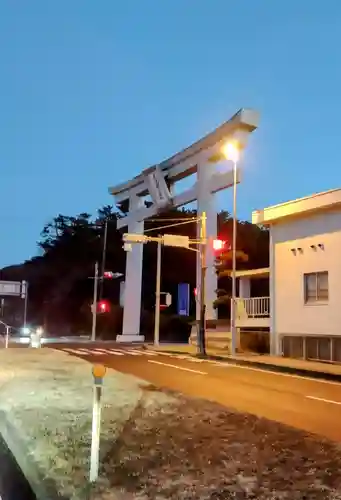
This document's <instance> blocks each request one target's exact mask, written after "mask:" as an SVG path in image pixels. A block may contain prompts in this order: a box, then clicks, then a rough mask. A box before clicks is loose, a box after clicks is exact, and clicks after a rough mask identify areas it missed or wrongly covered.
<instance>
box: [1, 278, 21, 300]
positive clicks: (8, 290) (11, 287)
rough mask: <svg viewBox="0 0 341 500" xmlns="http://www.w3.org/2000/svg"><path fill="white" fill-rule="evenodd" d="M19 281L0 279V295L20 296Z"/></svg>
mask: <svg viewBox="0 0 341 500" xmlns="http://www.w3.org/2000/svg"><path fill="white" fill-rule="evenodd" d="M21 286H22V284H21V281H0V295H7V296H12V297H20V296H21Z"/></svg>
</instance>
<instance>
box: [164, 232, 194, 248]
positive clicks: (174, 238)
mask: <svg viewBox="0 0 341 500" xmlns="http://www.w3.org/2000/svg"><path fill="white" fill-rule="evenodd" d="M162 239H163V244H164V245H165V246H169V247H182V248H189V237H188V236H181V235H179V234H164V235H163V237H162Z"/></svg>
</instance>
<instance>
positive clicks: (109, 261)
mask: <svg viewBox="0 0 341 500" xmlns="http://www.w3.org/2000/svg"><path fill="white" fill-rule="evenodd" d="M196 215H197V214H196V211H195V210H186V209H175V208H174V209H171V210H169V211H168V212H166V213H163V214H162V215H159V216H154V217H153V218H152V219H149V220H147V221H145V231H146V232H147V234H149V235H157V234H164V233H173V234H182V235H188V236H189V237H190V238H196V235H197V224H196ZM121 216H122V215H121V214H120V213H119V212H118V211H117V210H116V209H115V208H114V207H113V206H111V205H105V206H103V207H101V208H99V209H98V211H97V212H96V214H95V215H94V216H91V215H90V214H89V213H87V212H84V213H80V214H78V215H75V216H69V215H65V214H59V215H57V216H56V217H55V218H54V219H52V220H51V221H50V222H49V223H48V224H46V225H45V227H44V228H43V230H42V233H41V238H40V240H39V242H38V249H39V255H38V256H36V257H34V258H32V259H30V260H28V261H26V262H25V263H23V264H20V265H17V266H11V267H9V268H6V269H3V270H2V271H1V279H5V280H14V281H20V280H22V279H25V280H28V282H29V301H28V302H29V304H28V319H29V322H32V323H35V324H41V325H45V327H46V329H47V330H48V331H50V332H51V333H56V334H57V333H59V332H63V333H64V334H65V333H66V332H80V331H84V332H87V333H89V332H90V329H91V312H90V305H91V302H92V297H93V280H92V279H90V278H91V277H92V276H93V272H94V264H95V262H96V261H98V262H99V263H101V259H102V250H103V242H104V229H105V226H106V225H107V251H106V268H107V269H108V270H112V271H114V272H120V273H123V274H124V272H125V261H126V253H125V252H124V250H123V248H122V246H123V243H122V232H121V231H119V230H118V229H117V220H118V219H119V218H120V217H121ZM181 222H185V224H180V225H179V223H181ZM218 228H219V234H220V235H221V238H222V239H225V240H228V241H230V239H231V238H230V235H231V234H232V220H231V217H230V214H229V213H228V212H221V213H220V214H218ZM237 247H238V250H239V251H240V252H244V253H245V254H246V255H247V256H248V258H249V260H248V262H245V261H244V262H243V259H242V258H239V260H238V267H239V268H240V267H241V266H246V265H247V266H248V267H252V268H255V267H265V266H267V265H268V233H267V231H266V230H262V229H260V228H258V227H256V226H253V225H252V224H250V223H248V222H239V223H238V240H237ZM230 264H231V260H230V257H229V256H228V255H227V256H226V260H225V271H228V269H229V266H230V267H231V265H230ZM221 271H223V269H221ZM155 275H156V245H155V244H152V243H150V244H147V245H145V246H144V248H143V287H142V306H143V308H144V311H145V312H146V311H147V312H148V313H149V314H151V315H152V314H153V311H154V304H155ZM180 282H185V283H189V284H190V287H191V289H192V290H193V289H194V287H195V286H196V254H195V253H194V252H189V251H187V250H185V249H182V248H169V247H164V248H163V250H162V291H164V292H170V293H171V294H172V295H173V296H174V297H176V293H177V286H178V283H180ZM230 282H231V280H230V278H229V277H228V276H226V274H225V275H224V273H222V275H221V277H219V289H220V290H223V292H224V293H223V294H222V296H224V295H228V293H229V289H230ZM119 293H120V282H119V280H107V281H106V282H105V283H104V287H103V299H106V300H108V301H109V302H110V304H111V308H110V309H111V311H112V317H109V313H108V316H105V315H102V316H101V319H100V320H99V322H98V332H99V333H101V332H103V333H105V332H106V333H107V334H108V335H109V334H110V332H111V334H112V335H113V334H114V333H117V331H115V329H117V328H118V327H117V325H118V321H117V320H116V318H118V319H119V318H120V317H121V313H120V311H119V306H118V303H119ZM19 302H20V301H19ZM176 302H177V301H176V300H174V301H173V304H172V306H171V307H170V308H169V310H168V311H167V314H169V315H171V314H175V313H176ZM19 306H20V307H22V304H21V303H20V304H19ZM19 306H18V307H19ZM224 307H225V309H226V306H224ZM194 309H195V301H194V295H192V309H191V310H192V312H194ZM20 311H21V309H20ZM110 314H111V313H110ZM114 316H115V317H114ZM151 323H152V321H151ZM21 324H22V323H21ZM173 327H174V328H175V326H174V325H173ZM176 328H177V327H176Z"/></svg>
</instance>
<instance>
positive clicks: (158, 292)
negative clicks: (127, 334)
mask: <svg viewBox="0 0 341 500" xmlns="http://www.w3.org/2000/svg"><path fill="white" fill-rule="evenodd" d="M159 238H160V240H159V241H158V242H157V260H156V287H155V290H156V291H155V323H154V345H156V346H158V345H159V342H160V296H161V252H162V246H161V245H162V243H161V241H162V236H160V235H159Z"/></svg>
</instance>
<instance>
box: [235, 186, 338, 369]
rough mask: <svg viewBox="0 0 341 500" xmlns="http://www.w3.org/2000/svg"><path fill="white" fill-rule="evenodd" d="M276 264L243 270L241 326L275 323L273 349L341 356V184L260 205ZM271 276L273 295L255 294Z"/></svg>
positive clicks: (259, 217)
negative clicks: (254, 287) (256, 282)
mask: <svg viewBox="0 0 341 500" xmlns="http://www.w3.org/2000/svg"><path fill="white" fill-rule="evenodd" d="M252 222H253V223H254V224H261V225H264V226H267V227H268V228H269V230H270V267H269V268H267V269H257V270H253V271H252V270H251V271H240V272H239V273H238V276H239V280H240V287H239V289H240V298H239V299H238V300H237V311H238V316H237V318H238V319H237V321H238V324H237V326H238V327H240V328H261V327H269V328H270V346H271V353H272V354H278V355H282V354H283V355H285V356H292V357H302V358H306V359H320V360H321V359H322V360H325V361H341V189H334V190H331V191H327V192H324V193H318V194H314V195H312V196H308V197H305V198H301V199H298V200H293V201H290V202H287V203H282V204H280V205H275V206H272V207H268V208H264V209H263V210H257V211H255V212H253V214H252ZM264 276H269V279H270V287H269V288H270V297H254V298H251V297H250V280H251V279H255V278H257V277H258V278H259V277H264Z"/></svg>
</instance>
